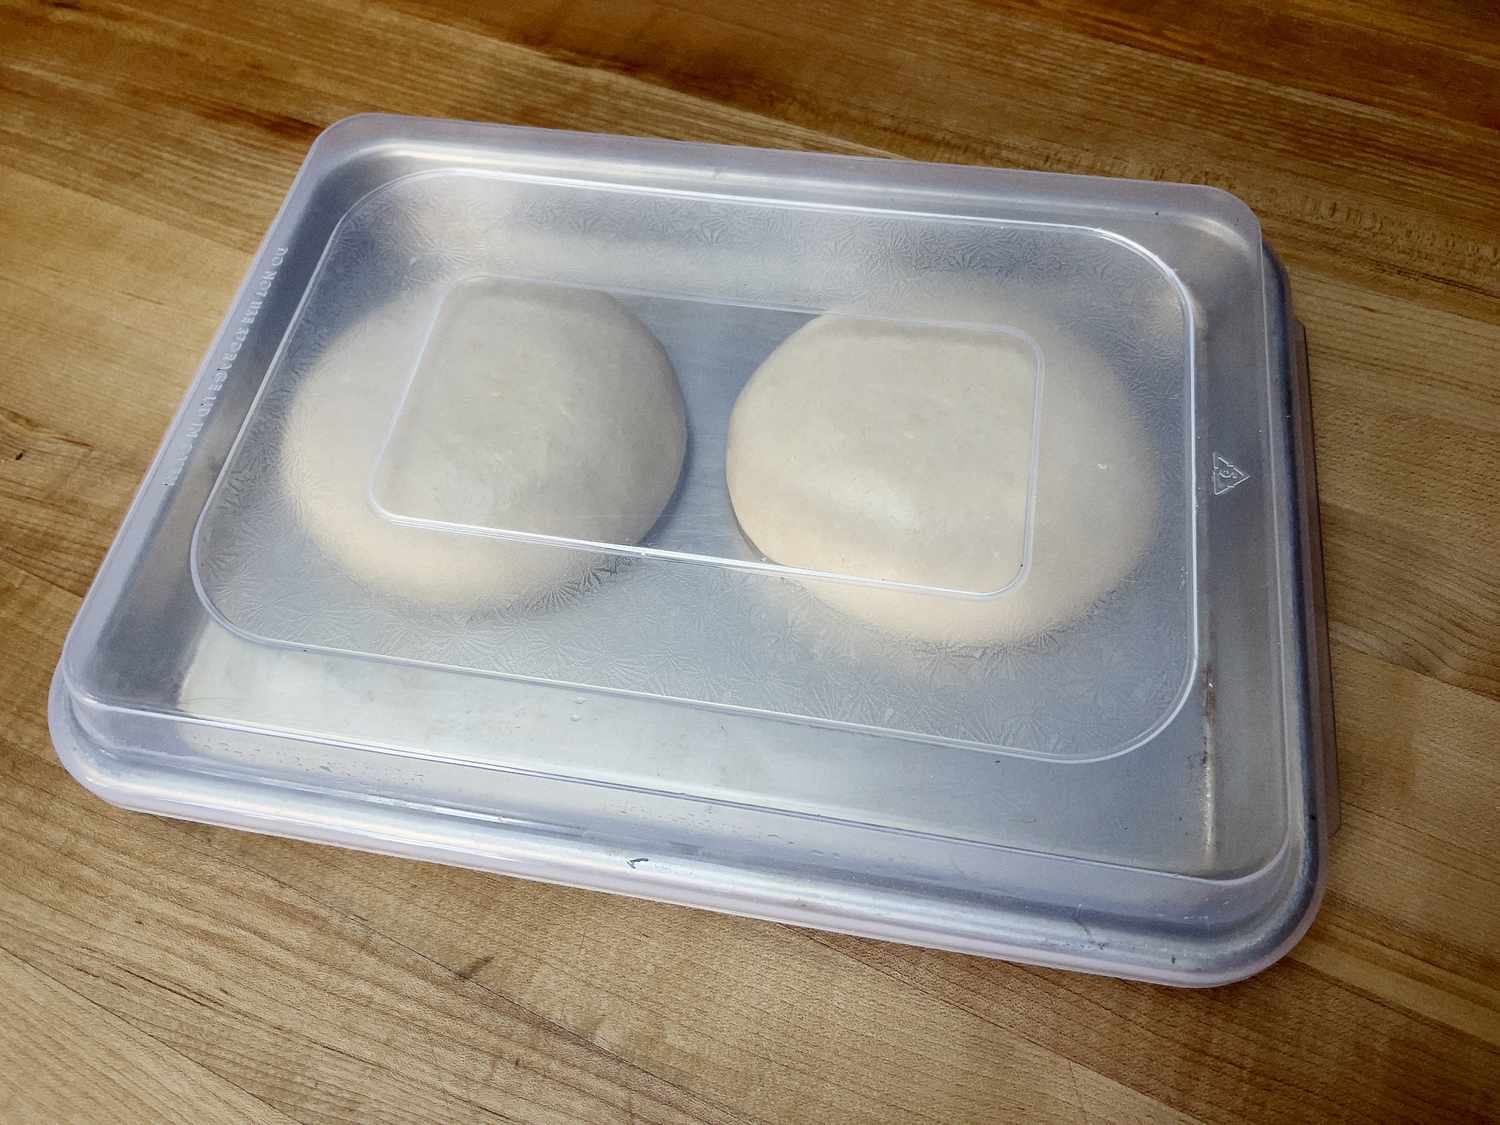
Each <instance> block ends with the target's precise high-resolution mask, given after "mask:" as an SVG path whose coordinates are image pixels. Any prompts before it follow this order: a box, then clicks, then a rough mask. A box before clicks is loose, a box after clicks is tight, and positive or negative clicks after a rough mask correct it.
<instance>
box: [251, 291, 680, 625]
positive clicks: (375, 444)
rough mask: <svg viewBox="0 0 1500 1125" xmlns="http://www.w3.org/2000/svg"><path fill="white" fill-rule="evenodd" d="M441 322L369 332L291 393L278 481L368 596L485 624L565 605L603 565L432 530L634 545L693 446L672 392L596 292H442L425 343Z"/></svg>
mask: <svg viewBox="0 0 1500 1125" xmlns="http://www.w3.org/2000/svg"><path fill="white" fill-rule="evenodd" d="M431 319H432V310H431V309H430V308H427V309H421V308H401V309H397V310H395V311H386V312H382V313H377V314H375V315H373V316H372V317H371V318H370V319H369V320H367V321H365V322H364V323H362V324H360V325H357V326H356V327H355V328H354V329H352V330H350V331H347V332H346V333H344V335H343V336H342V337H340V338H339V339H338V340H336V341H335V342H334V343H333V344H332V345H331V346H330V348H329V350H328V351H327V353H326V354H325V355H324V357H323V358H322V359H321V360H320V361H319V362H318V363H317V364H316V366H315V367H314V368H313V370H312V371H311V372H310V373H309V374H308V375H307V377H306V378H305V380H304V381H303V382H302V384H301V385H300V386H299V387H298V389H297V391H296V397H295V399H294V401H293V402H292V404H291V406H290V409H289V410H288V413H287V419H286V429H285V433H284V440H283V444H282V460H281V470H282V480H283V483H284V485H285V488H286V490H287V493H288V496H289V498H290V502H291V503H292V504H293V505H294V507H295V510H296V512H297V515H298V517H299V520H300V522H301V524H302V526H303V527H305V528H306V529H307V531H308V533H309V534H310V535H311V536H312V537H313V539H314V540H316V542H317V544H318V546H319V547H320V548H321V549H322V550H323V552H324V553H325V554H327V555H328V556H330V557H331V558H332V559H334V560H335V561H337V562H338V563H339V565H341V566H342V567H343V568H344V569H345V570H346V571H347V572H348V573H349V574H351V575H352V576H354V577H355V578H356V579H358V580H359V581H360V582H361V583H363V584H366V585H368V586H370V587H373V588H378V589H379V590H382V591H386V592H390V593H395V594H399V595H402V596H404V597H407V598H410V599H413V600H416V601H419V602H422V603H425V604H429V605H433V606H443V607H478V606H484V605H497V604H505V603H509V602H513V601H516V600H518V599H523V598H528V597H535V596H537V595H543V594H546V593H548V592H550V591H555V590H557V589H559V588H561V587H563V586H566V585H568V584H570V583H573V582H576V581H578V580H579V579H581V578H583V577H584V576H585V575H586V574H587V573H588V572H589V570H590V569H592V568H595V567H597V566H599V565H600V563H601V561H602V559H603V558H604V557H605V556H601V554H600V553H599V552H597V551H585V550H578V549H572V548H568V547H561V546H551V545H545V544H536V543H526V542H518V541H516V540H513V539H497V538H494V537H492V536H487V535H475V534H468V533H463V532H456V531H454V530H451V529H449V528H436V527H433V526H430V523H431V521H438V522H441V523H447V524H457V525H465V526H468V527H477V528H488V529H501V530H506V531H512V532H526V533H533V534H536V533H540V534H547V535H558V536H566V537H568V538H573V539H584V540H592V541H596V542H601V543H611V544H620V545H630V544H634V543H636V542H638V541H639V540H640V538H641V537H642V536H644V535H645V534H646V532H647V531H649V530H650V528H651V526H652V525H653V524H654V523H655V522H656V520H657V518H658V517H659V516H660V515H661V513H662V510H663V509H664V508H665V507H666V505H667V503H668V501H669V500H670V499H671V497H672V493H673V491H674V490H675V489H676V487H677V478H678V475H679V474H680V472H681V469H682V462H683V455H684V452H685V449H686V444H687V430H686V422H685V416H684V408H683V402H682V393H681V389H680V388H679V386H678V384H677V377H676V375H675V373H674V372H673V370H672V366H671V364H670V362H669V361H668V359H667V356H666V353H665V352H664V351H663V350H662V348H661V345H660V344H659V343H658V342H657V341H656V339H655V337H654V336H652V335H651V333H650V331H649V330H648V329H647V328H646V327H645V325H643V324H642V323H641V322H640V321H639V320H637V319H636V318H635V317H634V316H633V315H632V314H631V313H630V312H628V311H627V310H626V309H625V308H624V307H623V306H621V305H620V304H619V303H618V302H617V301H615V300H614V299H613V298H611V297H609V296H607V295H605V294H603V293H599V292H596V291H591V290H583V289H569V288H563V287H557V286H541V285H533V284H528V283H520V282H508V281H498V280H485V281H480V282H470V283H466V284H465V285H463V286H461V287H460V288H459V289H458V290H455V291H454V292H453V293H451V294H450V295H449V296H448V298H447V299H446V300H445V301H444V302H443V304H442V307H441V308H440V310H439V311H438V314H437V319H436V321H435V322H433V323H432V328H431V331H430V333H428V332H427V325H428V322H429V321H431ZM424 336H425V338H426V343H425V348H424V347H423V339H424ZM419 351H420V357H419V355H418V353H419ZM414 366H415V369H416V373H415V377H413V368H414ZM408 381H410V383H411V389H410V391H409V392H406V398H405V403H404V405H402V394H403V390H404V388H405V387H406V386H407V383H408ZM398 406H399V407H400V410H399V414H398ZM393 417H395V419H396V421H395V425H394V428H393V427H392V419H393ZM388 434H389V436H390V444H389V448H386V449H385V451H384V456H382V448H383V446H385V443H386V440H387V435H388ZM381 508H383V509H384V512H382V511H381V510H380V509H381ZM391 514H394V515H396V516H400V517H406V518H416V519H419V520H422V521H424V522H427V523H428V524H429V526H411V525H409V524H405V523H399V522H394V521H393V520H392V519H391V518H389V515H391Z"/></svg>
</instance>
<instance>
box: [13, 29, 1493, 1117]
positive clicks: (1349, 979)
mask: <svg viewBox="0 0 1500 1125" xmlns="http://www.w3.org/2000/svg"><path fill="white" fill-rule="evenodd" d="M365 109H383V110H391V111H397V112H407V113H422V114H433V115H444V116H458V117H468V118H476V119H487V120H498V121H514V122H522V123H528V124H536V125H545V126H555V127H564V128H580V129H594V130H603V131H613V132H622V133H635V134H647V135H660V136H672V137H681V138H687V139H700V140H715V141H728V142H736V143H746V144H764V145H775V146H783V147H799V148H812V149H825V150H831V151H845V152H866V153H876V154H889V155H899V156H906V157H915V158H920V159H939V160H957V161H965V162H975V163H984V164H999V165H1010V166H1019V167H1032V168H1044V169H1052V170H1062V171H1075V172H1087V173H1095V174H1103V175H1124V176H1138V177H1146V178H1166V179H1178V180H1188V181H1195V182H1207V183H1213V184H1217V185H1219V186H1222V187H1226V188H1228V189H1230V190H1232V191H1234V192H1236V193H1237V194H1239V195H1240V196H1242V197H1243V198H1244V199H1245V200H1246V201H1247V202H1248V203H1250V205H1251V206H1252V207H1254V208H1255V209H1256V211H1257V212H1258V213H1259V214H1260V215H1261V217H1262V219H1263V222H1264V225H1265V228H1266V231H1267V234H1268V236H1269V237H1270V239H1271V240H1272V242H1273V244H1274V245H1275V246H1276V247H1277V249H1278V250H1279V252H1280V253H1281V254H1282V255H1283V257H1284V258H1285V260H1286V261H1287V263H1288V265H1289V267H1290V270H1291V274H1292V281H1293V287H1294V291H1295V295H1296V299H1297V302H1298V308H1299V313H1300V315H1301V316H1302V318H1303V320H1304V321H1305V322H1306V324H1307V328H1308V336H1309V340H1310V350H1311V357H1312V371H1313V395H1314V413H1315V421H1316V426H1317V432H1318V457H1319V464H1318V467H1319V486H1320V490H1321V494H1322V503H1323V515H1324V529H1325V539H1326V553H1327V562H1328V582H1329V590H1328V593H1329V603H1330V612H1331V615H1332V623H1331V629H1332V636H1333V640H1334V661H1335V668H1334V674H1335V686H1336V691H1335V694H1336V703H1337V710H1338V727H1339V739H1340V755H1341V761H1342V773H1343V782H1344V799H1345V809H1344V827H1343V829H1342V831H1341V833H1340V835H1339V837H1338V838H1337V840H1336V841H1335V843H1334V846H1333V851H1332V856H1331V863H1330V867H1331V876H1330V883H1329V893H1328V899H1327V903H1326V905H1325V906H1324V909H1323V912H1322V915H1321V916H1320V918H1319V920H1318V922H1317V923H1316V925H1315V926H1314V927H1313V929H1312V931H1311V932H1310V933H1309V934H1308V936H1307V938H1306V939H1305V940H1304V941H1303V942H1302V944H1301V945H1299V946H1298V947H1297V949H1296V950H1294V951H1293V953H1292V954H1291V955H1290V956H1289V957H1288V958H1287V959H1286V960H1285V961H1283V962H1282V963H1281V964H1279V965H1277V966H1275V967H1274V968H1272V969H1271V970H1269V971H1268V972H1266V973H1264V974H1262V975H1261V976H1259V977H1257V978H1254V979H1252V980H1250V981H1247V982H1244V983H1243V984H1240V985H1235V986H1231V987H1229V988H1225V989H1219V990H1214V991H1212V992H1206V993H1182V992H1176V991H1171V990H1166V989H1160V988H1153V987H1149V986H1144V985H1134V984H1127V983H1123V982H1119V981H1110V980H1104V979H1097V978H1087V977H1080V976H1074V975H1068V974H1062V973H1054V972H1046V971H1041V970H1035V969H1028V968H1022V967H1017V966H1012V965H1005V964H999V963H992V962H986V961H981V960H977V959H973V958H965V957H960V956H955V955H949V954H942V953H934V952H928V951H921V950H913V949H906V948H902V947H897V946H891V945H884V944H880V943H876V942H869V941H862V940H858V939H854V938H846V937H838V936H830V935H824V934H814V933H808V932H803V931H798V930H793V929H790V928H786V927H780V926H774V925H769V924H765V923H756V922H747V921H741V920H735V919H727V918H721V917H716V916H712V915H707V914H701V913H694V912H690V911H685V910H680V909H676V908H671V907H665V906H659V905H655V904H650V903H643V902H633V901H627V900H621V899H613V898H608V897H606V896H601V895H594V894H587V893H583V892H578V891H572V890H566V889H562V888H555V887H544V886H535V885H531V884H525V883H520V882H515V881H511V880H504V879H498V878H493V877H488V876H484V875H480V874H477V873H473V872H466V871H457V870H448V869H443V868H437V867H430V866H424V865H420V864H414V863H409V862H403V861H399V860H393V859H387V858H382V857H375V856H367V855H358V854H354V853H348V852H340V851H335V850H331V849H326V848H317V847H312V846H308V845H303V844H298V843H294V842H289V841H284V840H276V839H268V838H262V837H254V836H249V835H244V834H239V833H234V832H229V831H224V830H220V829H214V828H209V827H204V826H198V825H190V824H182V823H176V822H169V821H165V820H158V819H154V818H149V817H144V816H138V815H133V814H127V813H123V812H118V811H116V810H114V809H111V808H109V807H107V806H105V805H103V804H102V803H100V802H99V801H97V800H95V799H94V798H92V797H91V796H89V795H88V794H87V793H85V792H84V791H83V790H82V789H80V788H79V787H78V786H77V785H76V784H75V783H74V782H73V781H72V780H71V779H70V778H68V777H67V775H66V774H65V773H64V772H63V771H62V769H61V767H60V766H59V765H58V764H57V762H56V760H55V758H54V757H53V755H52V752H51V749H50V744H49V741H48V735H47V730H46V721H45V697H46V688H47V681H48V677H49V675H50V672H51V668H52V666H53V664H54V663H55V661H56V658H57V653H58V649H59V646H60V644H61V641H62V637H63V634H64V632H65V630H66V628H67V625H68V622H69V621H70V619H71V617H72V614H73V613H74V612H75V611H76V608H77V605H78V602H79V599H80V597H81V596H82V594H83V592H84V591H85V589H86V588H87V585H88V582H89V580H90V578H91V576H92V574H93V572H94V569H95V568H96V567H97V565H98V561H99V558H100V557H101V555H102V553H103V550H104V548H105V546H106V545H107V543H108V540H109V538H110V536H111V535H112V533H113V531H114V528H115V526H116V525H117V523H118V521H119V518H120V516H121V515H122V514H123V510H124V507H125V505H126V504H127V503H128V501H129V497H130V495H131V493H132V491H133V489H134V487H135V485H136V483H137V482H138V480H139V478H140V475H141V473H142V472H143V471H144V469H145V466H146V464H147V463H148V462H149V460H150V457H151V455H152V453H153V451H154V449H155V446H156V443H157V442H158V440H159V438H160V436H161V433H162V431H163V429H164V427H165V425H166V422H167V420H168V418H169V417H170V415H171V413H172V411H173V409H174V408H175V405H176V403H177V401H178V399H179V397H180V396H181V393H182V390H183V387H184V386H185V384H186V381H187V379H188V377H189V375H190V373H191V371H192V370H193V368H194V367H195V365H196V361H197V358H198V356H199V354H200V353H201V351H202V350H203V348H204V347H205V346H206V345H207V343H208V340H209V337H210V335H211V334H212V332H213V329H214V327H215V326H216V324H217V321H218V318H219V316H220V314H221V312H222V309H223V307H224V305H225V304H226V303H227V301H228V300H229V298H230V296H231V294H232V293H233V291H234V289H235V286H236V285H237V283H238V280H239V276H240V274H241V272H242V271H243V269H244V266H245V263H246V260H247V255H248V253H249V251H250V250H251V249H253V247H254V245H255V244H256V241H257V240H258V238H259V236H260V233H261V232H262V231H263V230H264V228H265V226H266V224H267V223H268V222H269V220H270V218H271V215H272V214H273V212H274V210H275V208H276V206H277V204H278V202H279V200H280V198H281V196H282V195H283V193H284V192H285V190H286V187H287V185H288V184H289V183H290V181H291V177H292V175H293V173H294V172H295V170H296V168H297V165H298V164H299V162H300V160H301V158H302V155H303V153H304V152H305V150H306V147H307V144H308V143H309V142H310V140H311V138H312V137H313V136H314V135H316V133H317V131H318V130H319V129H320V128H321V127H323V126H324V125H325V124H327V123H329V122H330V121H333V120H335V119H337V118H339V117H341V116H344V115H346V114H349V113H352V112H356V111H359V110H365ZM1497 462H1500V15H1497V13H1496V12H1495V10H1494V9H1493V8H1492V7H1489V6H1487V5H1484V4H1466V3H1462V2H1460V0H1436V2H1434V3H1430V4H1422V5H1406V4H1397V3H1389V4H1367V3H1355V2H1354V0H1291V2H1289V3H1287V4H1284V5H1281V6H1280V7H1277V8H1274V9H1273V8H1270V7H1268V6H1266V5H1263V4H1260V3H1253V2H1251V0H1224V2H1222V3H1218V4H1215V5H1212V6H1211V7H1210V6H1205V5H1200V4H1195V3H1189V2H1187V0H1159V2H1148V0H1120V2H1118V3H1114V4H1111V5H1108V6H1102V7H1101V6H1099V5H1095V4H1089V3H1084V2H1082V0H1077V2H1074V0H1037V2H1035V3H1028V4H1020V3H1016V4H990V3H980V2H978V0H946V2H941V3H940V2H938V0H918V2H912V0H871V2H869V3H865V4H859V5H856V4H854V3H851V2H849V0H803V2H801V3H797V4H792V3H789V2H786V0H762V2H761V3H758V4H754V5H744V4H739V3H732V2H730V0H705V2H702V3H697V4H692V5H688V4H678V3H667V2H655V0H615V2H613V3H608V4H584V3H565V2H556V0H551V2H549V0H516V2H513V3H510V4H507V5H504V6H496V7H493V8H488V7H483V6H474V5H470V4H466V3H462V2H461V0H375V2H373V3H363V4H355V3H354V2H353V0H310V2H308V3H305V4H300V5H292V4H290V3H286V2H285V0H267V2H263V3H259V4H234V5H231V4H213V3H209V2H208V0H162V2H160V3H150V4H148V3H145V2H143V0H53V2H51V3H35V2H32V0H24V2H23V0H0V1058H3V1059H4V1062H5V1065H0V1117H3V1118H5V1119H8V1120H9V1119H14V1120H30V1119H36V1120H49V1119H75V1120H76V1119H103V1118H106V1117H107V1118H111V1119H124V1120H142V1121H145V1120H151V1121H157V1120H172V1119H177V1118H181V1119H190V1120H217V1119H224V1120H260V1119H264V1120H268V1121H276V1120H287V1119H291V1120H298V1121H313V1120H335V1121H336V1120H344V1121H416V1120H431V1119H438V1120H452V1121H459V1120H490V1119H495V1118H499V1119H502V1120H515V1121H617V1120H643V1121H688V1120H692V1121H704V1122H707V1121H752V1120H753V1121H795V1120H810V1119H836V1120H890V1121H902V1122H905V1121H914V1120H930V1121H937V1122H952V1121H990V1120H1012V1119H1026V1120H1032V1119H1035V1120H1054V1119H1055V1120H1075V1121H1076V1120H1083V1121H1093V1120H1122V1121H1123V1120H1172V1119H1179V1118H1180V1119H1199V1120H1205V1121H1233V1120H1257V1121H1281V1120H1286V1121H1294V1120H1326V1119H1348V1120H1372V1121H1392V1120H1453V1121H1463V1120H1475V1119H1486V1118H1488V1119H1497V1118H1500V829H1497V826H1496V823H1497V822H1496V817H1495V814H1494V810H1495V806H1496V800H1497V796H1500V505H1497V502H1496V499H1495V491H1496V488H1495V480H1496V465H1497Z"/></svg>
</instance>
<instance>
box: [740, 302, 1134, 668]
mask: <svg viewBox="0 0 1500 1125" xmlns="http://www.w3.org/2000/svg"><path fill="white" fill-rule="evenodd" d="M1033 337H1034V338H1036V344H1037V348H1038V350H1039V351H1040V354H1041V356H1042V357H1043V373H1042V376H1041V379H1040V381H1039V382H1038V380H1037V379H1036V377H1035V368H1036V361H1035V358H1034V356H1035V354H1036V353H1035V352H1034V351H1033V350H1032V348H1031V347H1030V346H1029V345H1028V344H1026V343H1025V341H1023V340H1021V339H1020V338H1018V337H1015V336H1011V335H1009V334H1005V333H997V332H990V331H986V330H983V329H976V328H964V327H956V328H955V327H942V326H927V325H915V324H909V323H898V322H890V321H880V320H865V319H856V318H852V317H840V316H834V315H829V316H822V317H819V318H818V319H816V320H813V321H811V322H809V323H808V324H806V325H805V326H803V327H802V328H801V329H799V330H798V331H797V332H795V333H794V334H793V335H792V336H790V337H789V338H788V339H787V340H786V341H785V342H784V343H783V344H782V345H781V346H780V347H779V348H777V349H776V351H775V352H773V353H772V354H771V355H770V356H769V357H768V358H767V359H766V360H765V362H764V363H762V364H761V366H760V367H759V368H758V369H757V370H756V372H755V374H754V375H753V376H752V377H751V378H750V381H749V382H748V383H747V384H746V386H745V389H744V390H743V391H742V392H741V394H740V397H739V400H738V401H737V402H736V404H735V407H734V412H733V414H732V416H731V418H730V426H729V447H728V455H727V466H726V469H727V476H728V483H729V493H730V498H731V500H732V501H733V504H734V510H735V515H736V516H737V517H738V519H739V522H740V526H741V527H742V529H743V530H744V532H745V534H746V535H747V536H748V537H749V538H750V540H751V541H752V542H753V543H754V544H755V545H756V547H757V548H758V549H759V550H760V551H761V552H763V553H764V554H765V555H766V557H767V558H769V559H770V560H772V561H773V562H777V563H780V564H782V565H785V566H792V567H798V568H801V569H807V570H814V571H820V572H824V573H828V574H837V575H842V576H846V577H857V578H863V579H874V580H880V581H883V582H902V583H907V584H909V585H915V586H924V587H932V588H934V589H936V590H949V591H965V592H968V593H972V594H989V595H990V596H985V597H965V596H959V595H955V594H951V593H937V592H928V591H915V590H911V589H902V588H899V587H890V586H876V585H868V584H859V583H851V582H840V581H836V580H830V579H823V578H817V579H803V581H804V582H805V584H806V585H807V588H808V589H809V590H811V591H812V592H813V593H814V594H815V595H816V596H817V597H819V598H820V599H822V600H823V601H825V602H827V603H829V604H830V605H833V606H835V607H837V608H839V609H841V610H843V611H844V612H846V613H849V614H851V615H853V616H854V617H857V618H860V619H862V620H864V621H867V622H869V623H871V624H873V625H876V626H878V627H880V628H882V629H885V630H889V631H892V632H896V633H901V634H906V635H908V636H911V637H915V638H918V639H920V640H925V641H934V642H940V643H950V644H963V645H989V644H997V643H1006V642H1012V641H1017V640H1021V639H1023V638H1025V637H1028V636H1031V635H1034V634H1036V633H1039V632H1042V631H1044V630H1047V629H1050V628H1053V627H1055V626H1059V625H1062V624H1065V623H1066V622H1068V621H1070V620H1072V619H1073V618H1075V617H1077V616H1079V615H1080V614H1082V613H1084V612H1085V611H1086V610H1087V609H1088V608H1089V607H1090V606H1091V605H1092V604H1093V603H1094V602H1095V601H1097V600H1098V599H1099V598H1100V596H1102V595H1103V594H1104V593H1106V592H1107V591H1109V590H1110V589H1112V588H1113V587H1115V586H1117V585H1118V584H1119V583H1120V582H1121V581H1122V580H1123V579H1124V578H1125V577H1126V576H1127V575H1128V574H1129V572H1130V571H1131V570H1132V568H1133V567H1134V566H1135V565H1136V563H1137V562H1138V561H1139V559H1140V557H1141V555H1142V554H1143V552H1144V551H1145V548H1146V545H1147V543H1148V541H1149V539H1150V537H1151V535H1152V532H1153V529H1154V526H1155V522H1156V510H1157V509H1156V503H1157V499H1156V493H1157V489H1156V481H1155V476H1154V472H1153V460H1152V455H1151V451H1150V447H1149V444H1148V442H1147V440H1146V437H1145V434H1144V433H1143V431H1142V429H1141V426H1140V424H1139V423H1138V422H1137V421H1136V420H1135V418H1134V416H1133V415H1132V413H1131V411H1130V406H1129V403H1128V402H1127V400H1126V397H1125V393H1124V389H1123V387H1122V386H1121V385H1120V382H1119V380H1118V378H1117V377H1116V375H1115V374H1114V373H1113V372H1112V371H1110V370H1109V369H1108V368H1107V367H1106V365H1105V364H1104V363H1103V361H1102V360H1101V359H1100V358H1099V357H1098V356H1096V355H1094V354H1093V353H1092V352H1091V351H1090V349H1088V348H1087V347H1085V346H1084V345H1082V344H1080V343H1078V342H1077V341H1075V340H1072V339H1070V338H1069V337H1067V336H1066V335H1065V334H1063V333H1061V332H1048V333H1046V334H1045V338H1037V333H1036V332H1035V331H1034V332H1033ZM1037 389H1039V390H1040V395H1041V403H1040V410H1039V411H1038V410H1037V409H1036V406H1037V403H1036V390H1037ZM1034 434H1035V439H1036V440H1035V442H1034V441H1033V435H1034ZM1033 460H1034V471H1035V478H1034V479H1035V485H1034V494H1033V485H1032V479H1033V478H1032V472H1033ZM1028 501H1029V507H1030V511H1031V525H1032V526H1031V536H1032V542H1031V556H1030V563H1029V566H1024V567H1023V562H1024V561H1025V542H1026V519H1027V509H1028ZM997 590H998V591H1001V592H999V593H992V592H993V591H997Z"/></svg>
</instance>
